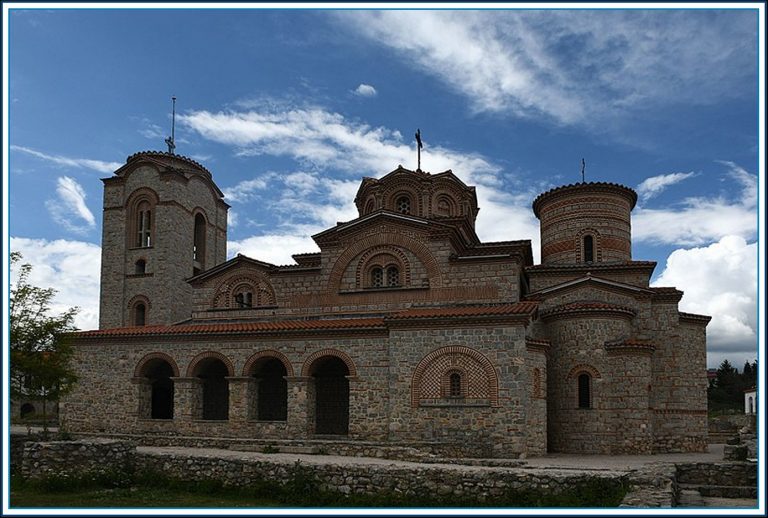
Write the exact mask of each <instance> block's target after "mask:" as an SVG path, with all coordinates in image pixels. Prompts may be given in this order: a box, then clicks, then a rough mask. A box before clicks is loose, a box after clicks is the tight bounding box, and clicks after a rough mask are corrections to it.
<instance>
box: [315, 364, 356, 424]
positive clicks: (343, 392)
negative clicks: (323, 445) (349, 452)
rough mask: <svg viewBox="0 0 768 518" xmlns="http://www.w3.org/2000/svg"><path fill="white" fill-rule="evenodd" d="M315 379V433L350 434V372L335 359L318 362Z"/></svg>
mask: <svg viewBox="0 0 768 518" xmlns="http://www.w3.org/2000/svg"><path fill="white" fill-rule="evenodd" d="M312 376H313V377H314V378H315V433H316V434H321V435H346V434H347V433H348V432H349V380H348V379H347V376H349V369H348V368H347V365H346V364H345V363H344V362H343V361H342V360H340V359H339V358H337V357H335V356H329V357H326V358H321V359H319V360H317V363H316V364H315V368H314V373H313V374H312Z"/></svg>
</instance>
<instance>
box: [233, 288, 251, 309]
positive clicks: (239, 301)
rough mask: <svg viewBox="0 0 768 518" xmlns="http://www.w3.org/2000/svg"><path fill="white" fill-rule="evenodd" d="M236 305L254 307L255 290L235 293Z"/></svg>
mask: <svg viewBox="0 0 768 518" xmlns="http://www.w3.org/2000/svg"><path fill="white" fill-rule="evenodd" d="M235 307H238V308H252V307H253V292H250V291H241V292H239V293H236V294H235Z"/></svg>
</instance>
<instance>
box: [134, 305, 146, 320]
mask: <svg viewBox="0 0 768 518" xmlns="http://www.w3.org/2000/svg"><path fill="white" fill-rule="evenodd" d="M146 324H147V306H145V305H144V303H143V302H139V303H138V304H136V305H135V306H133V325H135V326H143V325H146Z"/></svg>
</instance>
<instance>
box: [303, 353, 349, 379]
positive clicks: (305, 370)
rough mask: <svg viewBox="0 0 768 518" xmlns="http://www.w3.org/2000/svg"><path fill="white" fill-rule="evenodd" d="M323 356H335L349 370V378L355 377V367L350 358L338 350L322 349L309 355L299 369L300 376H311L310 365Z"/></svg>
mask: <svg viewBox="0 0 768 518" xmlns="http://www.w3.org/2000/svg"><path fill="white" fill-rule="evenodd" d="M324 356H335V357H336V358H338V359H340V360H341V361H343V362H344V364H345V365H346V366H347V369H348V370H349V377H355V376H357V367H355V362H353V361H352V358H350V356H349V355H348V354H347V353H345V352H343V351H339V350H338V349H323V350H321V351H315V352H314V353H312V354H310V355H309V357H308V358H307V359H306V360H304V365H302V367H301V375H302V376H303V377H309V376H311V375H312V374H311V372H312V365H313V364H314V363H315V362H316V361H317V360H319V359H320V358H323V357H324Z"/></svg>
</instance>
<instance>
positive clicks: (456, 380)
mask: <svg viewBox="0 0 768 518" xmlns="http://www.w3.org/2000/svg"><path fill="white" fill-rule="evenodd" d="M448 397H461V374H459V373H458V372H453V373H451V375H450V377H449V378H448Z"/></svg>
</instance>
